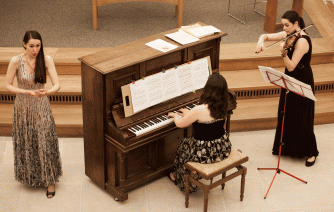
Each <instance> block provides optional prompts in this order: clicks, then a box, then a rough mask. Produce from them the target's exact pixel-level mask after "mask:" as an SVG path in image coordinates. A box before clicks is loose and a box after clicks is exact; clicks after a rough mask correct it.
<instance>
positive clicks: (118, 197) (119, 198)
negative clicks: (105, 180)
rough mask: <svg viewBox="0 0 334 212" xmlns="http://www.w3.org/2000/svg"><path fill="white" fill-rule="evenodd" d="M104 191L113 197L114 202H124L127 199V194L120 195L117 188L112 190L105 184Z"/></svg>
mask: <svg viewBox="0 0 334 212" xmlns="http://www.w3.org/2000/svg"><path fill="white" fill-rule="evenodd" d="M106 190H107V191H108V192H109V193H110V194H111V195H113V196H114V198H115V200H116V201H121V202H123V201H125V200H127V199H128V193H122V192H120V191H119V190H118V189H117V188H114V187H112V186H110V185H108V184H106Z"/></svg>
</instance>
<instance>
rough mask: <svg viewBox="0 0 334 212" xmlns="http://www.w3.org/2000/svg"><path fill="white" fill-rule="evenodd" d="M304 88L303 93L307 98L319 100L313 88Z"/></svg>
mask: <svg viewBox="0 0 334 212" xmlns="http://www.w3.org/2000/svg"><path fill="white" fill-rule="evenodd" d="M302 88H303V93H304V95H305V96H306V97H307V98H309V99H312V100H313V101H317V99H316V98H315V96H314V93H313V91H312V90H310V89H307V88H305V87H302Z"/></svg>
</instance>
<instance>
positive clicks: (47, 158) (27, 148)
mask: <svg viewBox="0 0 334 212" xmlns="http://www.w3.org/2000/svg"><path fill="white" fill-rule="evenodd" d="M23 47H24V49H25V50H26V51H25V52H24V53H23V54H20V55H18V56H15V57H13V58H12V59H11V61H10V62H9V65H8V70H7V75H6V88H7V90H8V91H10V92H13V93H16V99H15V103H14V117H13V147H14V170H15V179H16V180H17V181H19V182H21V183H23V184H26V185H29V186H33V187H35V186H45V187H48V189H47V194H46V195H47V197H48V198H52V197H53V196H54V195H55V183H56V182H58V181H59V177H60V176H61V175H62V168H61V161H60V153H59V144H58V137H57V132H56V126H55V122H54V119H53V116H52V112H51V107H50V103H49V100H48V97H47V95H51V94H53V93H55V92H57V91H58V90H59V89H60V86H59V81H58V75H57V72H56V68H55V65H54V62H53V60H52V58H51V57H49V56H46V55H44V51H43V43H42V38H41V35H40V34H39V33H38V32H36V31H28V32H26V33H25V35H24V38H23ZM46 70H47V71H48V74H49V76H50V78H51V81H52V84H53V87H52V88H51V89H50V90H45V88H44V84H45V83H46ZM15 76H16V77H17V82H18V87H16V86H14V85H13V81H14V77H15Z"/></svg>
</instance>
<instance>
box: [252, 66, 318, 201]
mask: <svg viewBox="0 0 334 212" xmlns="http://www.w3.org/2000/svg"><path fill="white" fill-rule="evenodd" d="M259 69H260V71H261V73H262V75H263V77H264V80H265V81H267V82H270V83H272V84H274V85H277V86H280V87H282V88H284V89H286V90H287V91H286V93H285V100H284V110H283V112H282V114H283V120H282V131H281V140H280V146H279V154H278V163H277V168H257V169H258V170H276V172H275V175H274V178H273V180H272V181H271V183H270V186H269V188H268V191H267V193H266V196H265V197H264V199H266V198H267V195H268V193H269V190H270V188H271V185H272V184H273V182H274V180H275V177H276V174H277V173H278V174H280V172H283V173H285V174H287V175H289V176H291V177H293V178H295V179H297V180H300V181H302V182H303V183H307V182H306V181H304V180H302V179H299V178H298V177H295V176H293V175H292V174H289V173H287V172H286V171H283V170H282V169H281V168H280V167H279V165H280V159H281V149H282V145H283V142H282V138H283V128H284V118H285V106H286V96H287V94H288V92H289V91H291V92H293V93H295V94H298V95H300V96H303V97H307V98H309V99H312V100H313V101H317V100H316V98H315V97H314V94H313V91H312V88H311V86H310V85H307V84H305V83H303V82H300V81H298V80H296V79H294V78H292V77H289V76H287V75H285V74H283V73H281V72H278V71H276V70H275V69H273V68H270V67H264V66H259Z"/></svg>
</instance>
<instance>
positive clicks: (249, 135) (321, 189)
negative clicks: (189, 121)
mask: <svg viewBox="0 0 334 212" xmlns="http://www.w3.org/2000/svg"><path fill="white" fill-rule="evenodd" d="M274 133H275V131H274V130H267V131H256V132H241V133H232V134H231V141H232V144H233V146H234V148H238V149H241V150H242V151H243V153H244V154H246V155H248V156H249V158H250V160H249V161H248V162H247V163H246V164H245V165H246V167H247V168H248V174H247V176H246V189H245V197H244V201H243V202H240V201H239V195H240V193H239V192H240V178H237V179H234V180H232V181H229V182H227V183H226V187H225V190H223V191H222V190H220V189H219V187H217V188H216V189H213V190H211V192H210V194H209V211H254V212H255V211H256V212H258V211H280V212H283V211H284V212H286V211H288V212H311V211H312V212H313V211H316V212H318V211H323V212H325V211H326V212H328V211H334V154H333V153H334V124H328V125H317V126H315V134H316V138H317V144H318V149H319V152H320V154H319V157H318V158H317V161H316V163H315V165H314V166H312V167H306V166H305V165H304V164H305V159H298V158H291V157H282V159H281V165H280V167H281V168H282V169H283V170H284V171H287V172H289V173H291V174H293V175H295V176H297V177H299V178H301V179H303V180H305V181H307V182H308V183H307V184H304V183H302V182H300V181H298V180H296V179H294V178H292V177H289V176H288V175H285V174H283V173H282V174H278V175H277V176H276V179H275V180H274V183H273V185H272V187H271V189H270V192H269V194H268V197H267V199H264V198H263V197H264V196H265V194H266V192H267V189H268V187H269V184H270V182H271V180H272V178H273V176H274V173H275V171H258V170H257V168H258V167H273V168H275V167H276V166H277V156H273V155H271V148H272V143H273V139H274ZM59 140H60V151H61V156H62V162H63V171H64V175H63V177H62V178H61V180H60V182H59V183H58V184H56V196H55V197H54V198H53V199H47V198H46V195H45V193H46V189H45V188H30V187H27V186H24V185H22V184H20V183H18V182H16V181H15V180H14V176H13V145H12V141H11V138H10V137H0V211H1V212H7V211H15V212H16V211H20V212H21V211H22V212H30V211H31V212H39V211H41V212H42V211H43V212H45V211H47V212H49V211H71V212H90V211H92V212H99V211H129V212H130V211H131V212H137V211H138V212H141V211H143V212H156V211H161V212H164V211H166V212H167V211H168V212H174V211H175V212H176V211H177V212H179V211H185V212H191V211H203V192H202V191H201V190H200V189H199V191H198V192H197V193H194V194H191V195H190V207H189V208H188V209H186V208H185V207H184V193H182V192H181V191H180V189H179V188H178V187H176V186H174V185H173V184H172V182H170V181H169V179H168V178H167V177H163V178H160V179H158V180H156V181H154V182H151V183H148V184H147V185H145V186H142V187H140V188H137V189H135V190H133V191H131V192H130V193H129V199H128V200H127V201H125V202H116V201H114V199H113V197H112V196H111V195H110V194H109V193H107V192H106V191H104V190H102V189H101V188H99V187H98V186H97V185H96V184H95V183H93V182H92V181H91V180H90V179H89V178H88V177H87V176H85V174H84V153H83V152H84V151H83V139H81V138H60V139H59Z"/></svg>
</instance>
